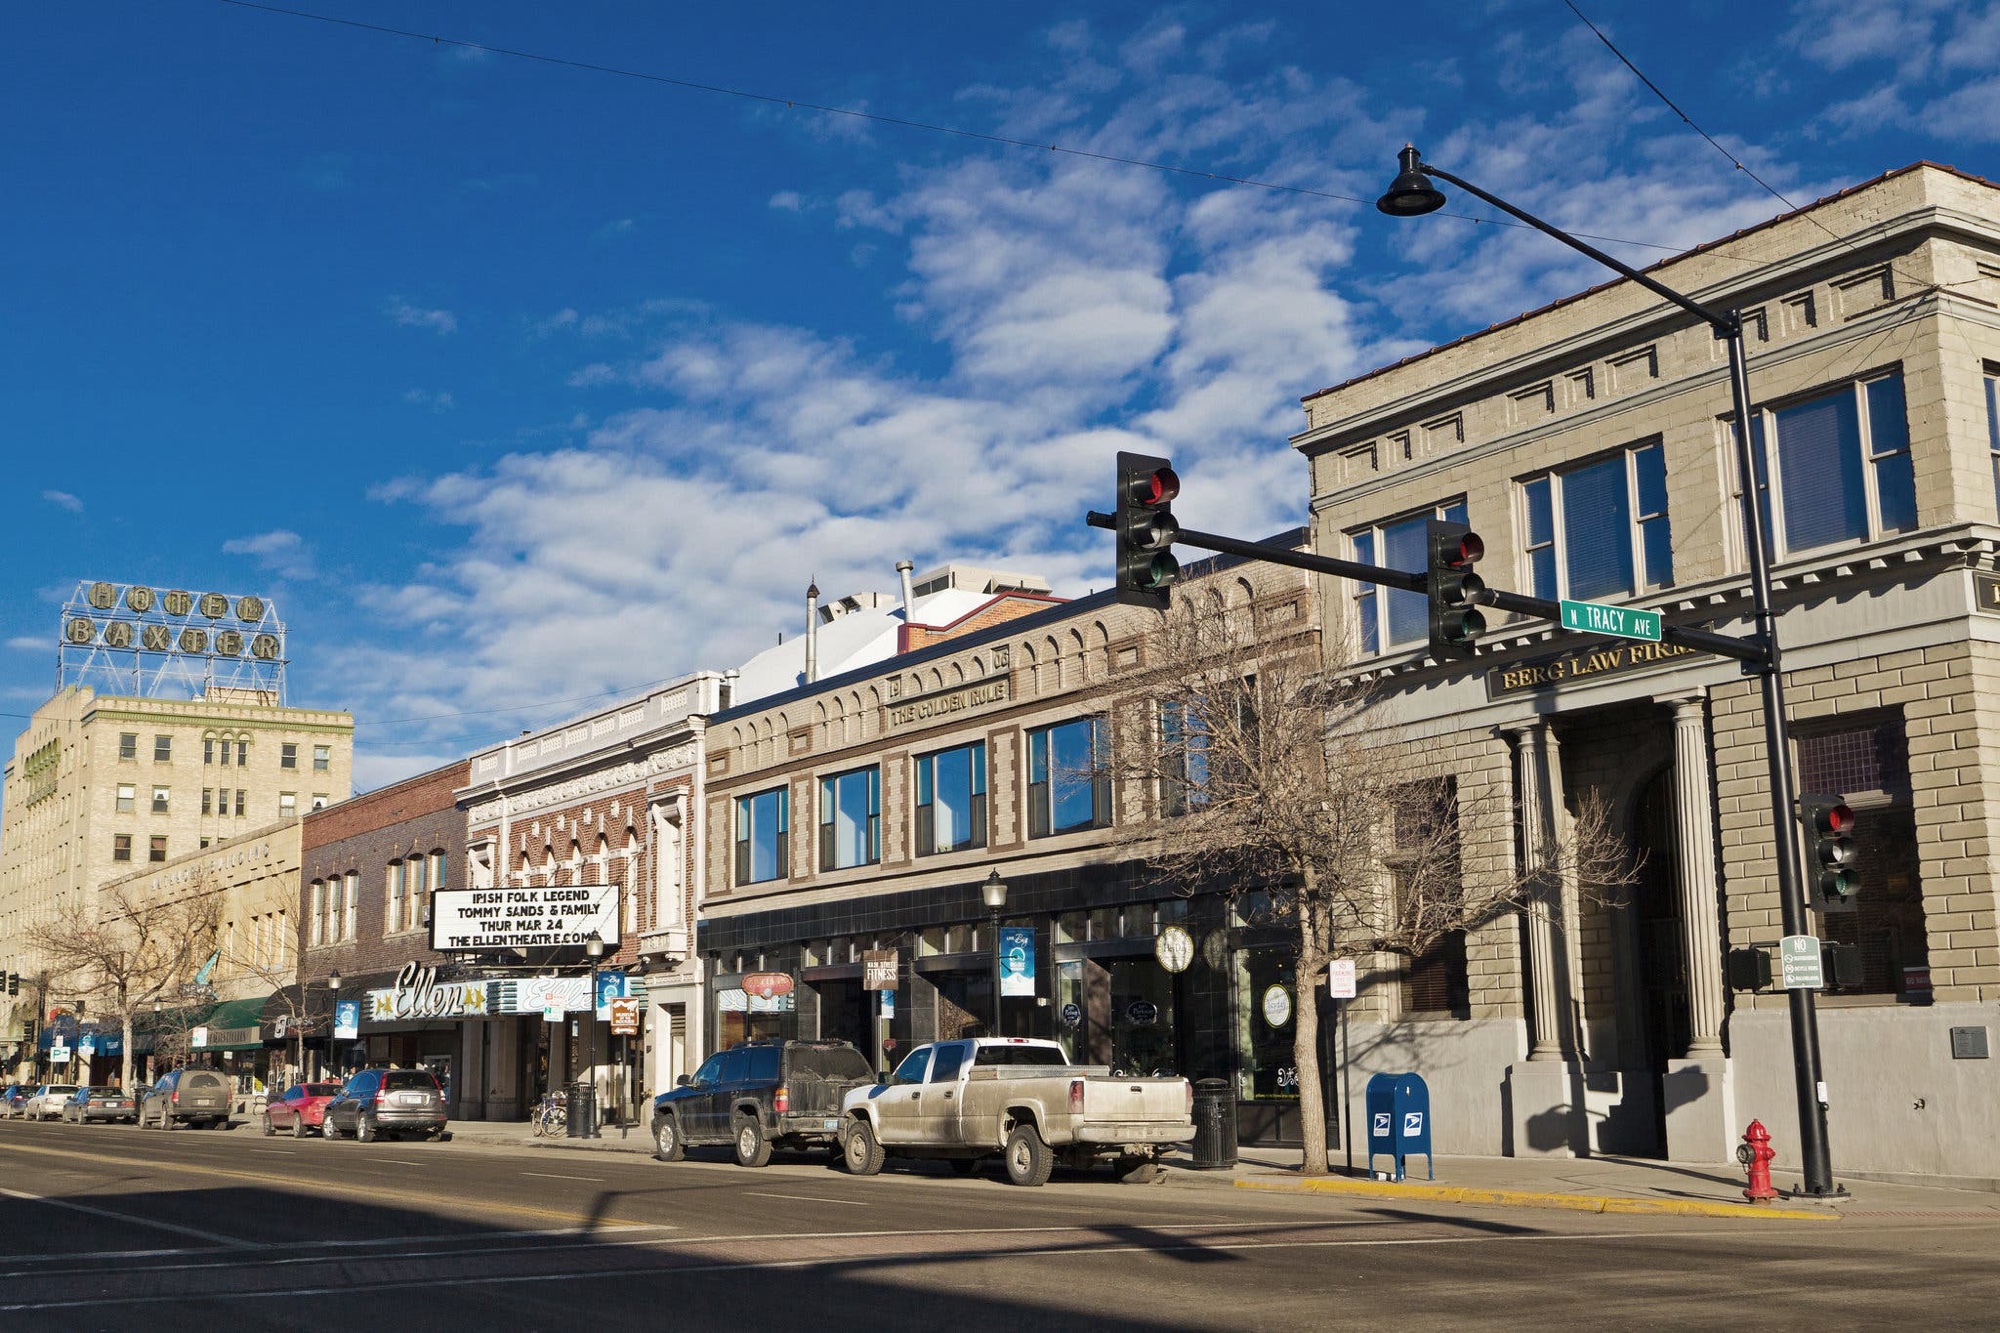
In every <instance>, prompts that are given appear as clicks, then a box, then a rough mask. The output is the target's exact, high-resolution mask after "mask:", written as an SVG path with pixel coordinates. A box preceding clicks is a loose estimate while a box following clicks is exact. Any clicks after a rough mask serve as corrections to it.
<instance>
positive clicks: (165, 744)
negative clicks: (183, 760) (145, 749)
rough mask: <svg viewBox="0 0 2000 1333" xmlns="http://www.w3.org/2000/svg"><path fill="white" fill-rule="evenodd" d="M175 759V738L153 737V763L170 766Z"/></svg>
mask: <svg viewBox="0 0 2000 1333" xmlns="http://www.w3.org/2000/svg"><path fill="white" fill-rule="evenodd" d="M173 758H174V738H173V737H172V736H155V737H153V762H154V763H156V764H169V763H172V762H173Z"/></svg>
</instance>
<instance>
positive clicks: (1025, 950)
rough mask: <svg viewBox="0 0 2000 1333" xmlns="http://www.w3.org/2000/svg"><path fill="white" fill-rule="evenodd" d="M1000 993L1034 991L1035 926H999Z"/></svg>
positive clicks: (1014, 993)
mask: <svg viewBox="0 0 2000 1333" xmlns="http://www.w3.org/2000/svg"><path fill="white" fill-rule="evenodd" d="M1000 993H1001V994H1002V995H1033V994H1034V993H1035V928H1034V927H1033V926H1002V927H1000Z"/></svg>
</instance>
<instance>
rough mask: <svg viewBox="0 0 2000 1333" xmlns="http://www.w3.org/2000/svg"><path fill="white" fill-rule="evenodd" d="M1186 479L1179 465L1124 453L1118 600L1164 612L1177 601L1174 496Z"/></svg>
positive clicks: (1120, 462) (1120, 470)
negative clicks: (1178, 470) (1177, 471)
mask: <svg viewBox="0 0 2000 1333" xmlns="http://www.w3.org/2000/svg"><path fill="white" fill-rule="evenodd" d="M1180 493H1181V479H1180V478H1179V477H1178V476H1176V475H1175V474H1174V467H1173V464H1172V463H1170V462H1168V461H1167V460H1166V459H1164V458H1152V457H1149V456H1147V455H1145V454H1130V453H1122V452H1121V453H1120V454H1119V455H1118V520H1117V521H1118V527H1117V532H1118V600H1119V601H1120V602H1122V603H1123V604H1124V605H1126V606H1150V607H1153V608H1155V609H1156V610H1160V611H1164V610H1166V609H1167V607H1168V606H1169V605H1170V604H1171V602H1172V600H1173V586H1174V581H1175V580H1176V579H1178V578H1180V574H1181V566H1180V561H1178V560H1176V559H1174V538H1175V536H1177V535H1178V534H1179V533H1180V530H1181V525H1180V524H1179V523H1177V522H1175V521H1174V511H1173V507H1172V506H1173V501H1174V497H1175V496H1177V495H1179V494H1180Z"/></svg>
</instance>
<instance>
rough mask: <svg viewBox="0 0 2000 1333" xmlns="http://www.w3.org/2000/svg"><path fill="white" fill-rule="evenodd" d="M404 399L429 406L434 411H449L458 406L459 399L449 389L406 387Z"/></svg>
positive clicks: (420, 405)
mask: <svg viewBox="0 0 2000 1333" xmlns="http://www.w3.org/2000/svg"><path fill="white" fill-rule="evenodd" d="M403 401H404V402H406V403H410V404H413V405H414V406H417V407H428V408H429V409H430V410H431V411H433V412H449V411H451V410H452V409H453V408H455V407H457V406H458V400H457V399H456V398H454V397H452V395H451V391H450V390H448V389H405V390H404V391H403Z"/></svg>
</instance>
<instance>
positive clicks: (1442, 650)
mask: <svg viewBox="0 0 2000 1333" xmlns="http://www.w3.org/2000/svg"><path fill="white" fill-rule="evenodd" d="M1425 538H1426V542H1427V544H1428V546H1429V548H1430V568H1429V571H1428V572H1429V579H1428V582H1427V583H1426V585H1425V592H1426V594H1427V595H1428V596H1429V598H1430V604H1431V658H1432V660H1433V661H1438V662H1442V661H1444V660H1445V659H1446V658H1452V657H1470V656H1472V647H1473V640H1475V639H1477V638H1478V637H1479V636H1480V635H1481V634H1482V633H1484V632H1485V630H1486V617H1485V616H1482V615H1480V614H1479V594H1480V593H1482V592H1484V591H1486V581H1485V580H1484V579H1482V578H1480V577H1479V575H1477V574H1475V573H1473V572H1472V565H1473V562H1474V561H1476V560H1478V559H1479V557H1481V556H1483V555H1485V554H1486V543H1485V542H1483V541H1480V540H1479V534H1478V533H1476V532H1474V531H1473V530H1472V529H1471V528H1468V527H1466V526H1465V525H1464V524H1463V523H1446V522H1444V521H1443V520H1441V519H1435V518H1434V519H1432V520H1431V521H1430V522H1429V524H1428V525H1426V528H1425Z"/></svg>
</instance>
